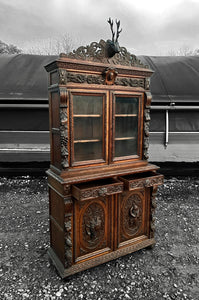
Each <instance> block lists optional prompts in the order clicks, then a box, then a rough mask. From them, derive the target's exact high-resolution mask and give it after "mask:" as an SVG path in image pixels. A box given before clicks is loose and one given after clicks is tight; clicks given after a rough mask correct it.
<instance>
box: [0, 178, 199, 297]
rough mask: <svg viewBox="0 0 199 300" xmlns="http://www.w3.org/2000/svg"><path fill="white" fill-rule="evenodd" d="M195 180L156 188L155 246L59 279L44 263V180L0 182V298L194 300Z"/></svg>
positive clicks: (198, 247) (197, 249) (198, 193)
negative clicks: (157, 189)
mask: <svg viewBox="0 0 199 300" xmlns="http://www.w3.org/2000/svg"><path fill="white" fill-rule="evenodd" d="M198 200H199V178H193V177H192V178H190V177H186V178H184V177H183V178H168V179H166V180H165V184H164V185H163V186H161V187H160V188H159V191H158V195H157V203H158V207H157V210H156V241H157V243H156V246H155V247H154V248H153V249H152V250H147V249H144V250H140V251H138V252H135V253H132V254H131V255H127V256H124V257H121V258H119V259H117V260H114V261H111V262H108V263H106V264H103V265H100V266H98V267H95V268H92V269H89V270H86V271H84V272H81V273H79V274H75V275H73V276H71V277H69V278H68V279H65V280H61V279H60V277H59V276H58V274H57V272H56V270H55V268H54V266H53V265H52V264H51V263H50V262H49V260H48V255H47V249H48V247H49V224H48V192H47V180H46V177H37V178H36V177H31V176H22V177H13V178H6V177H1V178H0V226H1V232H0V299H1V300H4V299H14V300H17V299H24V300H25V299H50V300H51V299H70V300H73V299H75V300H76V299H86V300H89V299H92V300H95V299H97V300H109V299H117V300H119V299H146V300H150V299H151V300H156V299H157V300H161V299H179V300H181V299H190V300H191V299H194V300H198V299H199V274H198V270H199V234H198V233H199V232H198V231H199V225H198V220H199V210H198Z"/></svg>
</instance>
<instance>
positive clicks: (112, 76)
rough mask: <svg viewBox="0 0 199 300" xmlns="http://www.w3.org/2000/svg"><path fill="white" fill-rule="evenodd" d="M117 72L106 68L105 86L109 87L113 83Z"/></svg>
mask: <svg viewBox="0 0 199 300" xmlns="http://www.w3.org/2000/svg"><path fill="white" fill-rule="evenodd" d="M117 74H118V72H117V71H116V70H115V69H112V68H108V69H107V70H106V71H105V84H108V85H111V84H114V83H115V78H116V76H117Z"/></svg>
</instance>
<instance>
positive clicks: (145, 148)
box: [143, 92, 152, 160]
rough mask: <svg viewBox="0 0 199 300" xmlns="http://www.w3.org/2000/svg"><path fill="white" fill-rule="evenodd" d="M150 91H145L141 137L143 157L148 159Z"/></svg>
mask: <svg viewBox="0 0 199 300" xmlns="http://www.w3.org/2000/svg"><path fill="white" fill-rule="evenodd" d="M151 100H152V97H151V93H150V92H146V93H145V108H144V138H143V159H144V160H148V158H149V154H148V149H149V126H150V120H151V118H150V107H151Z"/></svg>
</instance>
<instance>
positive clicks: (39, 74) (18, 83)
mask: <svg viewBox="0 0 199 300" xmlns="http://www.w3.org/2000/svg"><path fill="white" fill-rule="evenodd" d="M56 58H57V56H47V55H29V54H17V55H0V99H4V100H6V99H13V100H14V99H16V100H18V99H24V100H26V99H29V98H30V99H47V98H48V92H47V72H46V71H45V69H44V66H45V65H47V64H48V63H50V62H52V61H53V60H55V59H56ZM138 58H139V59H140V60H141V61H142V62H143V63H144V64H147V65H148V66H149V67H150V68H151V69H152V70H154V71H155V73H154V74H153V75H152V77H151V92H152V96H153V102H162V101H164V102H178V101H185V102H190V101H193V102H194V101H199V56H192V57H190V56H183V57H180V56H139V57H138Z"/></svg>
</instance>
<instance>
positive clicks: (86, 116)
mask: <svg viewBox="0 0 199 300" xmlns="http://www.w3.org/2000/svg"><path fill="white" fill-rule="evenodd" d="M101 116H102V115H100V114H98V115H73V117H74V118H100V117H101Z"/></svg>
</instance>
